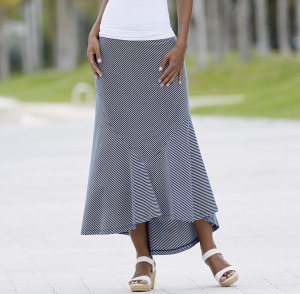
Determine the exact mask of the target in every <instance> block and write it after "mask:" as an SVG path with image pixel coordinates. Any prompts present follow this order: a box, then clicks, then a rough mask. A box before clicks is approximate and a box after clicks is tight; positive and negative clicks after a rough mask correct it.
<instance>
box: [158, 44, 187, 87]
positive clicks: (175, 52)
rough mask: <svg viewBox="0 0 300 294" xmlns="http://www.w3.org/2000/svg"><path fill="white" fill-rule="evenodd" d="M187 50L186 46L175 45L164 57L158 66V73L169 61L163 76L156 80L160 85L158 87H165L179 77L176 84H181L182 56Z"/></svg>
mask: <svg viewBox="0 0 300 294" xmlns="http://www.w3.org/2000/svg"><path fill="white" fill-rule="evenodd" d="M186 49H187V45H181V44H179V43H176V44H175V45H174V47H173V48H172V49H171V50H170V51H169V52H168V53H167V54H166V55H165V57H164V59H163V61H162V63H161V64H160V67H159V71H162V70H163V68H164V67H165V66H166V64H167V62H168V61H169V66H168V68H167V69H166V70H165V72H164V74H163V75H162V76H161V77H160V78H159V79H158V82H159V83H161V84H160V86H161V87H162V86H164V85H166V86H167V87H168V86H169V85H170V84H171V83H173V82H174V80H175V79H176V77H177V76H178V75H179V80H178V83H179V84H181V80H182V73H183V64H184V55H185V51H186Z"/></svg>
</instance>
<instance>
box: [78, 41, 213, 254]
mask: <svg viewBox="0 0 300 294" xmlns="http://www.w3.org/2000/svg"><path fill="white" fill-rule="evenodd" d="M98 38H99V41H100V48H101V49H100V50H101V54H102V58H103V59H102V60H103V61H102V63H101V64H97V65H98V67H99V68H100V70H101V71H102V72H103V77H100V78H99V79H96V78H95V87H96V93H97V95H96V106H95V123H94V134H93V144H92V152H91V160H90V170H89V177H88V185H87V194H86V202H85V208H84V214H83V220H82V227H81V234H82V235H96V234H98V235H103V234H123V235H128V236H129V230H132V229H135V228H136V224H137V223H141V222H147V228H148V243H149V248H150V253H151V254H152V255H164V254H175V253H179V252H182V251H184V250H187V249H189V248H191V247H192V246H194V245H195V244H197V243H198V242H199V240H198V238H197V234H196V230H195V228H194V225H193V221H194V220H197V219H202V218H203V219H205V220H206V221H209V222H210V223H211V224H212V229H213V231H216V230H217V229H218V228H219V223H218V220H217V217H216V212H217V211H218V208H217V204H216V201H215V198H214V195H213V192H212V189H211V185H210V182H209V179H208V176H207V173H206V169H205V166H204V162H203V159H202V156H201V153H200V149H199V146H198V142H197V138H196V135H195V131H194V128H193V123H192V120H191V116H190V111H189V101H188V79H187V73H186V67H185V64H184V71H183V78H182V84H181V85H179V84H178V77H177V78H176V80H175V81H174V82H173V83H172V84H171V85H170V86H169V87H166V86H164V87H160V85H159V83H158V79H159V77H160V76H161V75H162V73H163V72H164V71H165V70H166V69H167V67H168V64H167V65H166V66H165V68H164V69H163V71H162V72H159V71H158V68H159V66H160V63H161V61H162V59H163V58H164V56H165V54H166V53H167V52H168V51H169V50H171V49H172V47H173V46H174V45H175V44H176V41H177V37H176V36H173V37H170V38H165V39H156V40H122V39H115V38H109V37H101V36H100V37H98Z"/></svg>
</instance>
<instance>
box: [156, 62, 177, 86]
mask: <svg viewBox="0 0 300 294" xmlns="http://www.w3.org/2000/svg"><path fill="white" fill-rule="evenodd" d="M172 71H173V67H172V66H170V65H169V67H168V68H167V69H166V70H165V72H164V73H163V74H162V75H161V77H160V78H159V79H158V82H159V83H160V82H161V84H160V86H161V87H162V86H163V85H164V84H165V83H164V79H165V78H166V77H167V76H168V75H169V74H170V73H171V72H172Z"/></svg>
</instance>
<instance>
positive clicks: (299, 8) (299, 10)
mask: <svg viewBox="0 0 300 294" xmlns="http://www.w3.org/2000/svg"><path fill="white" fill-rule="evenodd" d="M295 1H296V19H297V23H296V25H297V57H298V60H299V61H300V0H295Z"/></svg>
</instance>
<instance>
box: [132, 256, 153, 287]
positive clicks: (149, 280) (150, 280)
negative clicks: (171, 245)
mask: <svg viewBox="0 0 300 294" xmlns="http://www.w3.org/2000/svg"><path fill="white" fill-rule="evenodd" d="M141 261H146V262H148V263H150V264H151V265H152V268H151V272H150V277H149V276H147V275H143V276H138V277H135V278H132V279H131V280H130V281H129V282H128V284H129V283H130V282H131V281H135V280H145V281H147V284H142V283H133V284H130V285H129V287H130V290H131V291H132V292H137V291H150V290H151V289H153V288H154V283H155V276H156V264H155V261H154V259H153V258H150V257H148V256H139V257H138V258H137V259H136V264H137V263H138V262H141Z"/></svg>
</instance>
